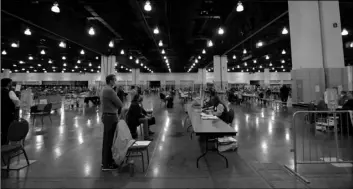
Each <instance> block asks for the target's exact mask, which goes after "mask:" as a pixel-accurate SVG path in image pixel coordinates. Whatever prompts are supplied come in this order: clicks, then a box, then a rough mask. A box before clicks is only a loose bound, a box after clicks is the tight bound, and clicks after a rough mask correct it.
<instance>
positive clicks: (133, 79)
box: [131, 68, 140, 86]
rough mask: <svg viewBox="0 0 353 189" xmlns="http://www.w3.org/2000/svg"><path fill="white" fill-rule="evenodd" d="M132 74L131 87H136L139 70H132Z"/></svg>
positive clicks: (138, 80) (138, 79)
mask: <svg viewBox="0 0 353 189" xmlns="http://www.w3.org/2000/svg"><path fill="white" fill-rule="evenodd" d="M131 71H132V72H131V73H132V85H135V86H138V85H139V84H140V69H138V68H136V69H135V68H133V69H132V70H131Z"/></svg>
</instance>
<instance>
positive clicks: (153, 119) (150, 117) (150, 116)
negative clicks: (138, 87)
mask: <svg viewBox="0 0 353 189" xmlns="http://www.w3.org/2000/svg"><path fill="white" fill-rule="evenodd" d="M142 101H143V97H142V96H140V98H139V104H140V107H141V112H142V115H144V116H145V118H147V119H148V133H149V135H153V134H154V132H152V131H151V129H150V126H151V125H154V124H156V120H155V118H154V117H153V116H152V115H148V113H147V111H146V110H145V109H144V108H143V105H142Z"/></svg>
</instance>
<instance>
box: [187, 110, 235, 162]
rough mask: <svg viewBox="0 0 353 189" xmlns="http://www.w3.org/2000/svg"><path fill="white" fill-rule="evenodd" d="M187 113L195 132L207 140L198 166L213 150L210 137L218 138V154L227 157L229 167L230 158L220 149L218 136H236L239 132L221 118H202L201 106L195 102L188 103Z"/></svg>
mask: <svg viewBox="0 0 353 189" xmlns="http://www.w3.org/2000/svg"><path fill="white" fill-rule="evenodd" d="M187 113H188V117H189V119H190V121H191V124H192V128H193V130H194V131H193V132H194V133H195V135H196V136H200V137H201V136H202V137H204V138H205V142H206V150H205V152H204V153H203V154H201V155H200V156H199V157H198V158H197V161H196V167H197V168H198V167H199V160H200V159H201V158H202V157H204V156H205V155H206V154H207V153H208V152H209V151H212V150H211V149H209V148H208V139H216V144H217V146H216V148H217V149H216V152H217V154H218V155H220V156H221V157H223V158H224V159H225V161H226V167H227V168H228V159H227V158H226V157H225V156H224V155H222V154H221V153H220V152H219V150H218V141H217V138H219V137H224V136H236V135H237V132H236V131H235V129H234V128H232V127H231V126H230V125H228V124H227V123H225V122H223V121H222V120H220V119H215V120H209V119H202V118H201V106H199V107H195V106H193V104H188V105H187Z"/></svg>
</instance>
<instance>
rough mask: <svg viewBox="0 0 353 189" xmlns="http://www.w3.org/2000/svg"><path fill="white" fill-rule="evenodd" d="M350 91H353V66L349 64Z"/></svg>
mask: <svg viewBox="0 0 353 189" xmlns="http://www.w3.org/2000/svg"><path fill="white" fill-rule="evenodd" d="M347 75H348V91H353V66H347Z"/></svg>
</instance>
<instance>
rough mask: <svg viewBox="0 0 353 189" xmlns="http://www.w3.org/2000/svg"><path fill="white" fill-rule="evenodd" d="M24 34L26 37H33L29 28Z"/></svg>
mask: <svg viewBox="0 0 353 189" xmlns="http://www.w3.org/2000/svg"><path fill="white" fill-rule="evenodd" d="M24 33H25V35H32V32H31V30H30V29H29V28H27V29H26V30H25V32H24Z"/></svg>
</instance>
